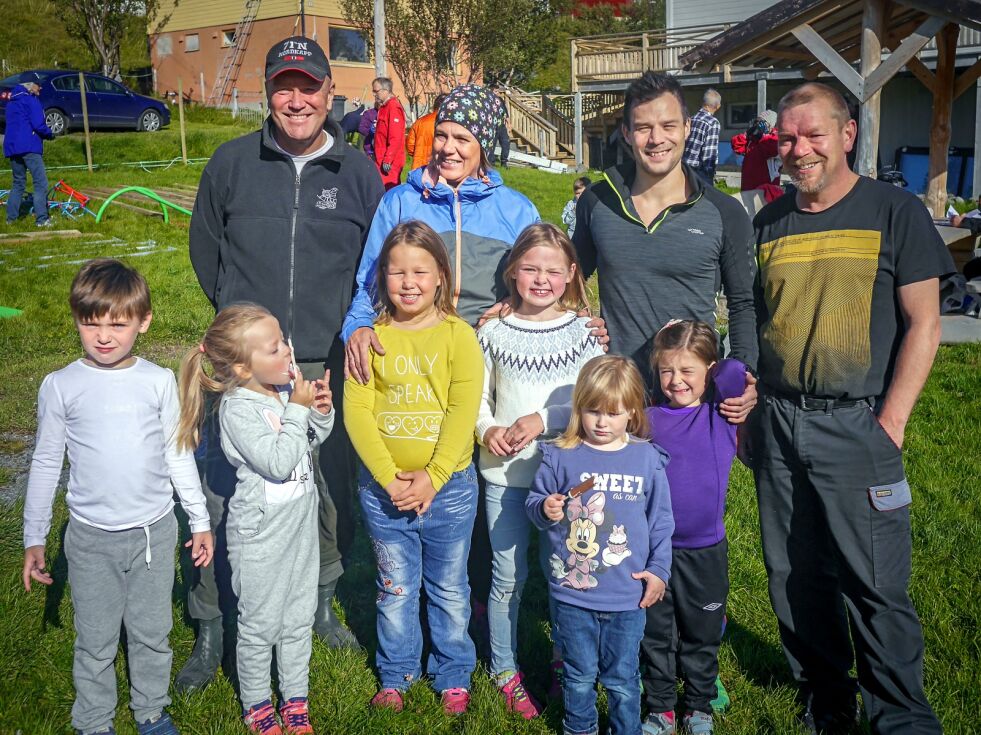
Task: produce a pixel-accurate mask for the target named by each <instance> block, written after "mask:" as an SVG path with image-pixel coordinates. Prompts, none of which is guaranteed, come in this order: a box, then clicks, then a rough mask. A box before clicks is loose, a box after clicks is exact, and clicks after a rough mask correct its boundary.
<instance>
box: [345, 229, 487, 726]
mask: <svg viewBox="0 0 981 735" xmlns="http://www.w3.org/2000/svg"><path fill="white" fill-rule="evenodd" d="M375 283H376V284H377V286H376V287H377V291H378V293H377V298H378V302H379V303H380V306H381V311H380V315H379V317H378V319H377V320H376V322H375V331H376V333H377V335H378V339H379V340H380V341H381V343H382V345H384V348H385V354H384V355H379V354H373V355H372V358H371V375H370V377H369V379H368V382H367V384H365V385H361V384H360V383H358V382H357V381H356V380H355V379H354V378H353V377H351V378H349V379H348V380H347V382H346V383H345V384H344V407H345V412H344V423H345V426H346V427H347V430H348V434H349V435H350V437H351V441H352V442H353V444H354V448H355V449H356V450H357V452H358V454H359V455H360V457H361V461H362V462H363V464H364V468H363V470H362V474H361V478H360V482H359V490H360V492H359V495H360V498H361V508H362V510H363V512H364V521H365V526H366V527H367V529H368V533H369V535H370V536H371V543H372V546H373V547H374V551H375V557H376V560H377V563H378V598H377V607H378V618H377V626H378V651H377V654H376V657H375V660H376V663H377V667H378V677H379V679H380V680H381V687H380V688H379V690H378V692H377V693H376V694H375V696H374V697H373V698H372V700H371V703H372V705H373V706H375V707H387V708H391V709H394V710H396V711H401V710H402V707H403V695H404V693H405V690H406V689H408V688H409V686H410V685H411V684H412V683H413V682H415V681H416V680H418V679H419V677H420V675H421V671H420V657H421V655H422V630H421V626H420V623H419V592H420V587H421V584H423V583H424V584H425V585H426V592H427V611H428V617H429V627H430V636H431V639H432V651H431V653H430V656H429V662H428V666H427V671H428V674H429V675H430V676H431V677H432V678H433V685H434V686H435V688H436V689H437V691H439V692H440V693H441V700H442V704H443V709H444V711H445V712H446V713H447V714H450V715H457V714H461V713H463V712H465V711H466V709H467V706H468V705H469V703H470V692H469V688H470V675H471V674H472V673H473V669H474V666H475V665H476V651H475V649H474V645H473V641H471V640H470V637H469V635H468V634H467V623H468V622H469V620H470V586H469V584H468V579H467V564H466V560H467V557H468V555H469V553H470V535H471V532H472V530H473V523H474V517H475V516H476V511H477V474H476V471H475V470H474V467H473V462H472V461H471V459H472V455H473V432H474V425H475V424H476V421H477V409H478V408H479V405H480V387H481V384H482V383H483V364H482V362H481V355H480V346H479V345H478V344H477V338H476V336H475V335H474V332H473V329H471V328H470V326H469V325H468V324H467V323H466V322H464V321H463V320H461V319H460V318H458V317H457V316H456V310H455V308H454V306H453V281H452V276H451V271H450V263H449V258H448V256H447V253H446V246H445V245H444V244H443V241H442V240H441V239H440V237H439V235H437V234H436V233H435V232H434V231H433V230H432V228H430V227H429V226H428V225H426V224H423V223H422V222H419V221H416V220H412V221H409V222H403V223H402V224H400V225H397V226H396V227H395V228H394V229H393V230H392V231H391V233H389V235H388V237H387V238H386V239H385V242H384V244H383V245H382V250H381V254H380V255H379V257H378V265H377V271H376V276H375Z"/></svg>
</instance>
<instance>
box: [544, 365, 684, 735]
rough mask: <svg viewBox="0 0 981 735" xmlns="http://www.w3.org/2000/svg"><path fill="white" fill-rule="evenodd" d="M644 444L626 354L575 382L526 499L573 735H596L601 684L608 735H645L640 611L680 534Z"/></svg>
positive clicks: (656, 589) (640, 397) (660, 583)
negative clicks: (560, 428)
mask: <svg viewBox="0 0 981 735" xmlns="http://www.w3.org/2000/svg"><path fill="white" fill-rule="evenodd" d="M646 435H647V417H646V416H645V415H644V381H643V378H641V376H640V371H639V370H638V369H637V367H636V365H634V363H633V362H632V361H631V360H630V359H628V358H625V357H621V356H619V355H608V356H604V357H594V358H593V359H592V360H590V361H589V362H588V363H586V365H585V367H583V369H582V372H581V373H580V374H579V380H578V381H577V382H576V387H575V390H574V391H573V396H572V418H571V420H570V421H569V427H568V428H567V429H566V431H565V433H564V434H562V436H560V437H559V438H558V439H557V440H556V441H555V443H554V444H543V445H542V463H541V466H540V467H539V468H538V472H537V474H536V475H535V481H534V484H533V485H532V488H531V492H530V493H529V494H528V501H527V504H526V510H527V512H528V517H529V518H531V521H532V522H533V523H534V524H535V525H536V526H538V527H539V528H541V529H543V530H547V531H548V545H549V549H550V551H551V552H552V553H551V557H550V561H551V567H552V569H551V573H550V578H549V580H548V581H549V594H550V596H551V597H552V598H553V599H554V603H555V605H554V608H555V612H554V615H555V619H554V631H553V635H554V636H555V638H556V640H557V641H558V643H559V645H560V646H561V648H562V653H563V657H564V667H565V683H564V686H563V699H564V702H565V719H564V720H563V723H562V724H563V728H564V730H565V732H567V733H596V732H597V731H598V726H599V722H598V715H597V712H596V690H595V684H596V679H597V675H598V677H599V681H600V682H601V683H602V684H603V686H604V688H605V689H606V695H607V702H608V709H609V718H610V732H611V733H612V735H637V733H639V732H640V727H641V723H640V672H639V668H638V658H639V653H640V641H641V637H642V636H643V633H644V624H645V619H646V618H645V613H644V609H645V608H648V609H649V608H650V607H651V606H652V605H654V606H656V603H657V602H658V601H659V600H661V598H662V597H663V596H664V593H665V587H666V585H667V582H668V579H669V577H670V569H671V534H672V532H673V531H674V520H673V517H672V514H671V497H670V492H669V490H668V482H667V477H666V475H665V473H664V467H665V464H666V463H667V459H668V457H667V454H666V453H665V452H664V451H662V450H661V449H659V448H657V447H656V446H654V445H652V444H651V443H649V442H647V441H645V440H644V437H646Z"/></svg>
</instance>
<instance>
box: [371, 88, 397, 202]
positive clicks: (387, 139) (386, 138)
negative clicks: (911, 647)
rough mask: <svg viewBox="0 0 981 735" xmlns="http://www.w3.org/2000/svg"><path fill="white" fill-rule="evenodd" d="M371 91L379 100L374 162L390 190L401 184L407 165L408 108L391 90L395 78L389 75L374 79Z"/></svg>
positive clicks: (376, 99)
mask: <svg viewBox="0 0 981 735" xmlns="http://www.w3.org/2000/svg"><path fill="white" fill-rule="evenodd" d="M371 93H372V94H373V95H375V101H376V102H378V126H377V128H376V129H375V163H376V164H378V170H379V171H381V175H382V183H383V184H384V185H385V190H386V191H387V190H388V189H391V188H392V187H394V186H398V185H399V180H400V179H401V177H402V169H403V168H404V167H405V110H403V109H402V103H401V102H399V98H398V97H396V96H395V92H393V91H392V80H391V79H389V78H388V77H378V78H377V79H375V80H374V81H373V82H372V83H371Z"/></svg>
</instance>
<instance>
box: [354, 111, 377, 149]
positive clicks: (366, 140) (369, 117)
mask: <svg viewBox="0 0 981 735" xmlns="http://www.w3.org/2000/svg"><path fill="white" fill-rule="evenodd" d="M377 127H378V102H375V104H374V106H373V107H369V108H368V109H367V110H365V111H364V112H363V113H362V114H361V121H360V122H359V123H358V133H359V134H360V135H361V150H363V151H364V154H365V155H366V156H368V158H370V159H371V160H372V161H374V160H375V129H376V128H377Z"/></svg>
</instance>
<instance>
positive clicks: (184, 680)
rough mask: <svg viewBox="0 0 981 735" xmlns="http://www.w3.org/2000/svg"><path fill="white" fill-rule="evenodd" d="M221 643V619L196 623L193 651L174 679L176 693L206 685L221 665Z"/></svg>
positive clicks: (202, 687)
mask: <svg viewBox="0 0 981 735" xmlns="http://www.w3.org/2000/svg"><path fill="white" fill-rule="evenodd" d="M223 641H224V631H223V629H222V619H221V618H215V619H214V620H200V621H198V639H197V640H196V641H195V642H194V651H192V652H191V657H190V658H189V659H187V662H186V663H185V664H184V668H182V669H181V670H180V672H178V674H177V678H176V679H174V690H175V691H176V692H179V693H184V692H192V691H194V690H195V689H204V687H206V686H207V685H208V682H210V681H211V680H212V678H214V675H215V673H216V672H217V671H218V664H220V663H221V657H222V650H223V645H222V644H223Z"/></svg>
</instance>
